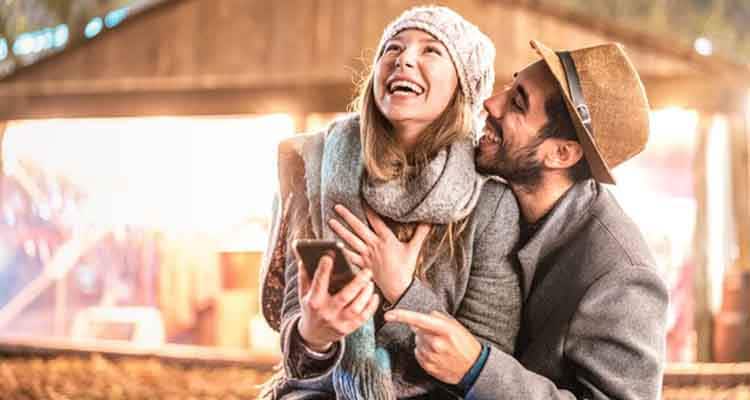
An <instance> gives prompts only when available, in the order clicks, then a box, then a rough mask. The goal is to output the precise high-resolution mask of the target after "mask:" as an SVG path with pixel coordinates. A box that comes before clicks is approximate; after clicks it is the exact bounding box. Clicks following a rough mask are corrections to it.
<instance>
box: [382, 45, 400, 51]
mask: <svg viewBox="0 0 750 400" xmlns="http://www.w3.org/2000/svg"><path fill="white" fill-rule="evenodd" d="M398 50H399V46H398V45H397V44H389V45H387V46H385V51H386V52H389V51H398Z"/></svg>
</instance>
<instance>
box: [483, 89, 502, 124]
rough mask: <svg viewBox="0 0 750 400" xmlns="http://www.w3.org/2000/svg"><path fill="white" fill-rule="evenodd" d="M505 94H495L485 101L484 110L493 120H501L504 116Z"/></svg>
mask: <svg viewBox="0 0 750 400" xmlns="http://www.w3.org/2000/svg"><path fill="white" fill-rule="evenodd" d="M505 97H506V96H505V92H500V93H495V94H494V95H492V96H491V97H490V98H488V99H487V100H485V101H484V109H485V110H487V113H488V114H489V115H491V116H492V117H493V118H496V119H497V118H500V117H502V114H503V109H504V107H503V105H504V104H505Z"/></svg>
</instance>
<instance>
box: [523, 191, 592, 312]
mask: <svg viewBox="0 0 750 400" xmlns="http://www.w3.org/2000/svg"><path fill="white" fill-rule="evenodd" d="M600 190H601V188H600V187H599V185H598V184H597V183H596V182H594V181H593V180H590V179H589V180H585V181H582V182H578V183H576V184H575V185H573V186H572V187H571V188H570V189H569V190H568V191H567V192H566V193H565V194H564V195H563V197H562V198H561V199H560V200H559V201H558V203H557V205H555V207H554V208H553V209H552V210H551V211H550V214H549V215H548V216H547V217H546V221H545V222H544V224H543V225H542V227H541V228H539V230H538V231H537V232H536V233H535V234H534V236H532V237H531V239H530V240H529V241H528V243H526V244H525V245H524V246H523V247H522V248H521V249H520V250H519V251H518V260H519V262H520V263H521V268H522V270H523V282H522V283H523V298H524V301H526V300H527V299H528V296H529V291H530V289H531V283H532V281H533V279H534V273H535V272H536V268H537V265H538V264H539V261H541V260H543V259H544V258H545V257H546V256H548V255H549V254H551V253H553V252H554V251H556V250H557V249H558V248H559V247H560V246H561V245H562V244H563V243H566V242H568V241H569V240H570V239H571V236H572V235H573V234H575V233H576V232H577V231H578V230H579V228H580V227H581V225H582V224H583V222H584V221H585V220H586V218H585V217H586V214H587V211H588V210H589V209H590V208H591V206H592V204H593V202H594V201H595V200H596V199H597V198H598V197H599V192H600Z"/></svg>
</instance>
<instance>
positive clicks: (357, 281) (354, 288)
mask: <svg viewBox="0 0 750 400" xmlns="http://www.w3.org/2000/svg"><path fill="white" fill-rule="evenodd" d="M371 280H372V272H371V271H370V270H368V269H363V270H361V271H359V272H358V273H357V275H356V276H355V277H354V279H353V280H352V281H351V282H349V283H347V284H346V286H344V288H343V289H341V290H339V292H338V293H336V294H335V295H333V298H332V299H331V302H332V306H333V307H334V308H335V309H338V310H341V309H343V308H344V307H346V305H347V304H349V303H351V302H352V300H354V298H355V297H356V296H357V294H358V293H359V292H360V290H362V289H363V288H364V287H365V285H367V284H368V283H369V282H371Z"/></svg>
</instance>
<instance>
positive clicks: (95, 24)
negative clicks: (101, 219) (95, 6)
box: [83, 17, 104, 39]
mask: <svg viewBox="0 0 750 400" xmlns="http://www.w3.org/2000/svg"><path fill="white" fill-rule="evenodd" d="M103 26H104V24H103V23H102V19H101V18H99V17H96V18H94V19H92V20H91V21H89V23H88V24H86V28H84V29H83V34H84V35H85V36H86V38H87V39H91V38H92V37H94V36H96V35H98V34H99V32H101V31H102V27H103Z"/></svg>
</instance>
